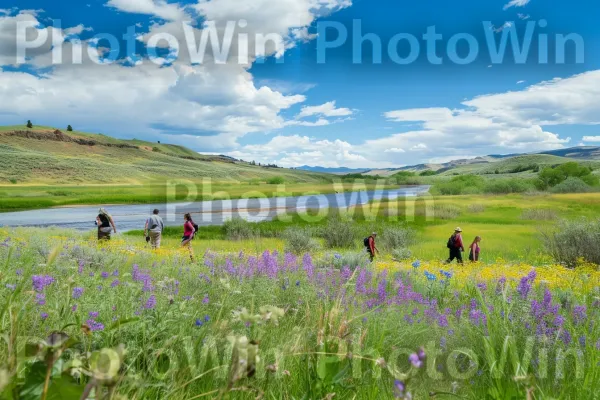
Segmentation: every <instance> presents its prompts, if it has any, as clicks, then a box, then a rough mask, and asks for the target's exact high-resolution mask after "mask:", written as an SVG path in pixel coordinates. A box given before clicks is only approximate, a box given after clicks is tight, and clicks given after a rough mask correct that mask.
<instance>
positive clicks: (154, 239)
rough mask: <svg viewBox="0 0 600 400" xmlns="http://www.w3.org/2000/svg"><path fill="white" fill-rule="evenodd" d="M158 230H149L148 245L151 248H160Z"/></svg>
mask: <svg viewBox="0 0 600 400" xmlns="http://www.w3.org/2000/svg"><path fill="white" fill-rule="evenodd" d="M160 237H161V234H160V232H150V246H151V247H152V250H156V249H158V248H160Z"/></svg>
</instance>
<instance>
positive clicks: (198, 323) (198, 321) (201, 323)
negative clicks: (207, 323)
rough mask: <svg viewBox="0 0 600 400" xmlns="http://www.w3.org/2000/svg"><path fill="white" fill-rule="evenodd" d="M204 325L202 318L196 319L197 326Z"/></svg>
mask: <svg viewBox="0 0 600 400" xmlns="http://www.w3.org/2000/svg"><path fill="white" fill-rule="evenodd" d="M202 325H204V322H202V320H201V319H197V320H196V326H197V327H201V326H202Z"/></svg>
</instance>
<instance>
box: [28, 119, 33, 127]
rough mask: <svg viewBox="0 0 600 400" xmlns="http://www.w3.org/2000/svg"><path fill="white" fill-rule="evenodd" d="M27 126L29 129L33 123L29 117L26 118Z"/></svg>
mask: <svg viewBox="0 0 600 400" xmlns="http://www.w3.org/2000/svg"><path fill="white" fill-rule="evenodd" d="M27 127H28V128H30V129H31V128H33V124H32V123H31V120H30V119H28V120H27Z"/></svg>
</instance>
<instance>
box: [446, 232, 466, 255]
mask: <svg viewBox="0 0 600 400" xmlns="http://www.w3.org/2000/svg"><path fill="white" fill-rule="evenodd" d="M461 232H462V229H460V228H456V229H455V230H454V234H453V235H452V236H450V240H448V249H449V250H450V257H449V258H448V260H446V263H448V264H449V263H451V262H452V261H454V259H455V258H456V261H457V262H458V263H459V264H462V263H463V259H462V252H463V251H465V246H464V245H463V240H462V235H461Z"/></svg>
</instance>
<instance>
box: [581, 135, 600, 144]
mask: <svg viewBox="0 0 600 400" xmlns="http://www.w3.org/2000/svg"><path fill="white" fill-rule="evenodd" d="M582 140H583V141H584V142H592V143H599V142H600V136H584V137H583V139H582Z"/></svg>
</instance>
